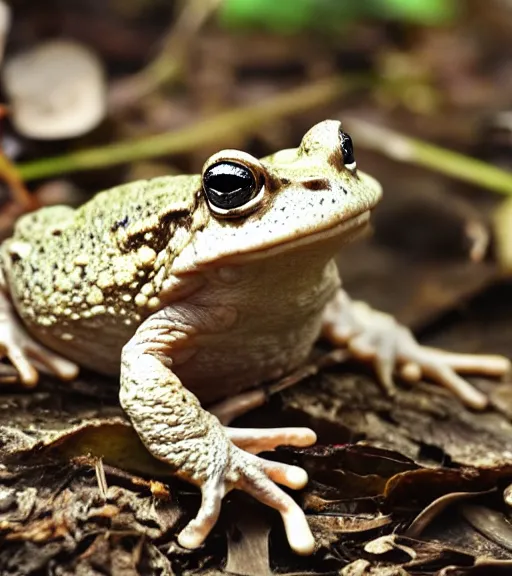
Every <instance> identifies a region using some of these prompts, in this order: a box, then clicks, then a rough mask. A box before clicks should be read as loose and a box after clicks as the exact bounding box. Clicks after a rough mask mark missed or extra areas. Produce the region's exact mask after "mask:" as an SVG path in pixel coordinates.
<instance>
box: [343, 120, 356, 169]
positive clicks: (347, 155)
mask: <svg viewBox="0 0 512 576" xmlns="http://www.w3.org/2000/svg"><path fill="white" fill-rule="evenodd" d="M340 145H341V153H342V154H343V164H345V168H348V169H349V170H355V169H356V159H355V158H354V145H353V144H352V138H351V137H350V136H349V135H348V134H347V133H345V132H343V131H342V130H340Z"/></svg>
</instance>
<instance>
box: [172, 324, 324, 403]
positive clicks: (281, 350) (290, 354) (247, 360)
mask: <svg viewBox="0 0 512 576" xmlns="http://www.w3.org/2000/svg"><path fill="white" fill-rule="evenodd" d="M320 330H321V314H314V315H312V316H311V317H309V318H307V319H304V321H303V322H302V323H300V324H299V325H297V324H294V327H293V329H292V330H277V331H276V330H271V331H269V332H266V333H264V332H262V333H259V334H258V335H254V334H252V335H249V334H245V333H244V332H243V331H233V332H232V333H230V334H229V336H228V337H224V338H221V339H219V337H217V340H216V339H215V337H214V336H212V337H210V338H208V339H205V338H201V345H200V346H199V347H198V349H197V352H196V353H195V354H194V355H193V356H192V357H191V358H190V359H189V360H187V362H185V363H184V364H182V365H180V366H175V368H174V371H175V372H176V374H177V375H178V377H179V378H180V380H181V381H182V382H183V383H184V384H185V386H186V387H187V388H188V389H189V390H191V391H192V392H193V393H194V394H196V395H197V396H198V398H199V399H200V400H201V402H203V403H205V404H208V403H210V402H214V401H217V400H220V399H223V398H226V397H229V396H233V395H235V394H237V393H239V392H241V391H243V390H246V389H249V388H254V387H255V386H257V385H259V384H261V383H262V382H265V381H270V380H275V379H277V378H279V377H281V376H283V375H285V374H287V373H289V372H291V371H292V370H293V369H294V368H296V367H297V366H300V365H301V364H303V363H304V362H305V360H306V359H307V357H308V356H309V354H310V352H311V349H312V347H313V344H314V343H315V341H316V340H317V338H318V336H319V334H320Z"/></svg>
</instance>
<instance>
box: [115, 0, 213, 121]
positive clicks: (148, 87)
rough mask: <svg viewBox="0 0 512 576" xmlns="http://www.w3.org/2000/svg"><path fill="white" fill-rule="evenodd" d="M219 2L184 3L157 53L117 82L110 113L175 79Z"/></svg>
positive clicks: (193, 1)
mask: <svg viewBox="0 0 512 576" xmlns="http://www.w3.org/2000/svg"><path fill="white" fill-rule="evenodd" d="M219 4H220V0H185V1H184V2H182V9H181V12H180V14H179V16H178V19H177V21H176V23H175V25H174V26H173V28H172V30H171V31H170V32H168V33H167V35H166V36H165V38H164V39H163V42H162V47H161V49H160V52H159V53H158V54H157V55H156V57H155V58H154V59H153V60H152V61H151V62H150V63H149V64H148V65H147V66H146V67H145V68H143V69H142V70H141V71H140V72H137V73H136V74H134V75H133V76H130V77H128V78H124V79H122V80H119V81H118V82H116V83H115V84H114V85H113V88H112V90H111V92H110V94H109V106H110V108H111V109H112V111H113V112H115V113H118V112H119V109H122V108H125V107H127V106H130V105H132V104H134V103H135V102H138V101H140V100H141V99H142V98H144V97H145V96H147V95H148V94H151V93H152V92H155V91H156V90H157V89H158V88H159V87H160V86H162V85H163V84H167V83H169V82H172V81H173V80H174V79H176V78H177V77H178V76H179V74H180V73H181V71H182V68H183V65H184V61H185V57H186V54H187V52H188V51H189V50H190V45H191V43H192V42H193V41H194V39H195V38H196V36H197V34H198V33H199V31H200V30H201V29H202V27H203V26H204V24H205V22H206V21H207V20H208V18H209V17H210V16H211V14H212V13H213V12H214V11H215V10H216V9H217V7H218V5H219Z"/></svg>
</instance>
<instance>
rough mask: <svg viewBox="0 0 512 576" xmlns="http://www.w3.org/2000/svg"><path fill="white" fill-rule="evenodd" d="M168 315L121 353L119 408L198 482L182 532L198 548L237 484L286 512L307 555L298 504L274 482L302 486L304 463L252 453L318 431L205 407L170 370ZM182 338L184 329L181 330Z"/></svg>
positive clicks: (310, 438)
mask: <svg viewBox="0 0 512 576" xmlns="http://www.w3.org/2000/svg"><path fill="white" fill-rule="evenodd" d="M166 324H167V325H168V324H169V321H168V319H167V318H165V313H164V312H162V313H160V314H158V313H157V314H155V316H154V317H150V318H148V319H147V320H146V321H145V322H144V323H143V324H142V325H141V326H140V327H139V329H138V330H137V332H136V334H135V335H134V336H133V338H132V340H131V341H130V342H129V343H128V344H127V345H126V346H125V347H124V349H123V352H122V358H121V388H120V400H121V405H122V406H123V408H124V410H125V411H126V413H127V414H128V416H129V417H130V419H131V421H132V424H133V426H134V428H135V430H136V431H137V433H138V435H139V437H140V438H141V440H142V441H143V443H144V444H145V446H146V447H147V448H148V450H149V451H150V452H151V453H152V454H153V456H155V457H156V458H158V459H160V460H162V461H164V462H167V463H168V464H169V465H170V467H171V469H172V470H174V472H175V474H176V475H177V476H179V477H181V478H183V479H184V480H188V481H189V482H191V483H193V484H195V485H196V486H198V487H199V488H200V490H201V495H202V503H201V506H200V508H199V512H198V513H197V516H196V518H195V519H193V520H192V521H191V522H190V523H189V524H188V525H187V526H186V527H185V528H184V529H183V530H182V532H181V533H180V534H179V535H178V541H179V543H180V544H181V545H182V546H184V547H186V548H197V547H198V546H200V545H201V544H202V543H203V541H204V540H205V538H206V537H207V535H208V534H209V532H210V531H211V529H212V528H213V526H214V524H215V523H216V521H217V518H218V516H219V513H220V508H221V502H222V498H223V497H224V495H225V494H227V493H228V492H229V491H231V490H234V489H237V490H243V491H244V492H247V493H248V494H250V495H251V496H253V497H254V498H256V499H257V500H259V501H260V502H262V503H264V504H266V505H267V506H271V507H272V508H275V509H276V510H277V511H279V513H280V514H281V516H282V518H283V521H284V525H285V529H286V533H287V536H288V541H289V543H290V546H291V547H292V548H293V549H294V550H295V551H296V552H298V553H300V554H310V553H311V552H312V551H313V548H314V540H313V536H312V534H311V531H310V529H309V526H308V523H307V521H306V517H305V515H304V513H303V511H302V510H301V508H300V507H299V506H298V504H297V503H296V502H295V501H294V500H293V499H292V498H291V497H290V496H289V495H288V494H286V493H285V492H284V491H283V490H282V489H281V488H279V487H278V486H277V484H282V485H284V486H287V487H288V488H294V489H297V488H302V487H303V486H304V485H305V484H306V482H307V474H306V472H305V471H304V470H303V469H302V468H298V467H296V466H290V465H287V464H282V463H278V462H271V461H268V460H264V459H263V458H260V457H258V456H256V455H255V454H254V453H255V452H260V451H262V450H273V449H274V448H275V447H276V446H278V445H282V444H289V445H295V446H307V445H310V444H312V443H313V442H315V440H316V435H315V433H314V432H313V431H312V430H309V429H307V428H283V429H280V430H276V429H270V430H243V429H238V428H225V427H223V426H222V425H221V423H220V422H219V420H218V419H217V418H216V417H215V416H214V415H212V414H210V413H209V412H207V411H206V410H204V409H203V408H202V407H201V405H200V403H199V401H198V399H197V398H196V397H195V396H194V395H193V394H192V393H191V392H190V391H189V390H187V388H185V386H183V385H182V383H181V382H180V380H179V378H178V377H177V375H176V374H175V373H174V372H173V371H172V369H171V368H172V352H173V351H172V346H173V345H174V343H175V341H176V339H177V337H175V336H174V335H173V334H172V326H169V327H168V328H167V330H164V327H165V326H166ZM180 330H181V331H180V335H183V327H182V326H181V327H180Z"/></svg>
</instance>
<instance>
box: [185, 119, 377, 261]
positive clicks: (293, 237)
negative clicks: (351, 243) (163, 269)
mask: <svg viewBox="0 0 512 576" xmlns="http://www.w3.org/2000/svg"><path fill="white" fill-rule="evenodd" d="M202 188H203V190H202V197H201V201H200V202H201V203H202V210H207V212H208V216H207V218H206V223H205V225H204V227H203V228H202V229H201V230H198V231H197V232H196V233H195V234H194V238H193V240H192V242H191V245H189V247H188V249H185V251H184V253H183V254H181V255H180V257H179V260H181V261H182V263H183V264H184V265H185V268H189V267H190V266H191V265H192V264H193V263H194V264H195V265H198V264H207V263H210V262H211V263H213V262H215V263H218V262H219V261H223V262H224V261H225V260H227V261H229V262H231V261H235V262H238V261H244V259H247V258H249V256H250V257H251V258H253V257H262V256H263V257H264V256H267V255H268V254H273V253H275V251H281V250H286V249H293V248H294V247H296V246H301V245H304V244H309V243H311V242H316V241H318V240H323V239H325V238H329V237H336V238H338V239H339V240H340V241H342V240H346V239H348V237H349V236H352V235H354V232H355V231H356V230H357V229H360V228H362V227H364V225H365V224H366V223H367V222H368V217H369V213H370V210H371V209H372V208H373V207H374V206H375V205H376V203H377V202H378V201H379V199H380V197H381V187H380V185H379V183H378V182H377V181H376V180H375V179H373V178H372V177H371V176H368V175H367V174H364V173H363V172H360V171H359V170H358V169H357V165H356V161H355V158H354V152H353V148H352V141H351V139H350V136H349V135H348V134H346V133H345V132H343V130H342V127H341V124H340V122H338V121H335V120H326V121H324V122H321V123H320V124H317V125H316V126H314V127H313V128H311V130H309V132H307V134H306V135H305V136H304V138H303V139H302V142H301V145H300V146H299V147H298V148H294V149H289V150H282V151H280V152H278V153H276V154H274V155H272V156H268V157H266V158H263V159H261V160H258V159H257V158H254V157H253V156H251V155H249V154H246V153H244V152H240V151H238V150H223V151H221V152H218V153H217V154H214V155H213V156H211V157H210V158H209V159H208V160H207V162H206V163H205V165H204V167H203V171H202ZM185 262H187V263H186V264H185ZM177 264H178V263H177Z"/></svg>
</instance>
